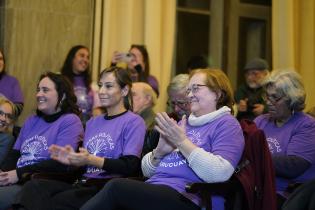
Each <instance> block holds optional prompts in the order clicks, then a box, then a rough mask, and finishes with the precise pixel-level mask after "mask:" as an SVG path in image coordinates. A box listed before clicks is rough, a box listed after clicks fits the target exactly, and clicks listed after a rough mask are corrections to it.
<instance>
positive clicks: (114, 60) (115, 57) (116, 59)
mask: <svg viewBox="0 0 315 210" xmlns="http://www.w3.org/2000/svg"><path fill="white" fill-rule="evenodd" d="M122 57H123V53H121V52H118V51H115V52H114V53H113V58H112V63H115V64H116V63H118V62H119V61H120V60H121V59H122Z"/></svg>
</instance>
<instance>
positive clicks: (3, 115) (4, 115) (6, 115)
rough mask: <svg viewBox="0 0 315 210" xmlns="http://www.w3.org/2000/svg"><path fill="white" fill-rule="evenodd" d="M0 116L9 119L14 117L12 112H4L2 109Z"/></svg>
mask: <svg viewBox="0 0 315 210" xmlns="http://www.w3.org/2000/svg"><path fill="white" fill-rule="evenodd" d="M0 116H2V117H5V118H7V119H9V120H13V119H14V116H13V114H10V113H5V112H4V111H2V110H0Z"/></svg>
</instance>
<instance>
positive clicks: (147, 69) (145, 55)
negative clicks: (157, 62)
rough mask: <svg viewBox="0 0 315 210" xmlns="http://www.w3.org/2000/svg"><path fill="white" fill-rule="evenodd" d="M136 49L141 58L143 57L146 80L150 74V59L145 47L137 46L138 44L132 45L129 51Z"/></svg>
mask: <svg viewBox="0 0 315 210" xmlns="http://www.w3.org/2000/svg"><path fill="white" fill-rule="evenodd" d="M133 48H135V49H138V50H139V51H140V52H141V54H142V56H143V62H144V65H145V66H144V78H145V79H147V78H148V76H149V74H150V58H149V53H148V50H147V48H146V47H145V45H139V44H133V45H131V47H130V50H131V49H133Z"/></svg>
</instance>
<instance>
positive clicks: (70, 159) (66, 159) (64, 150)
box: [49, 145, 89, 166]
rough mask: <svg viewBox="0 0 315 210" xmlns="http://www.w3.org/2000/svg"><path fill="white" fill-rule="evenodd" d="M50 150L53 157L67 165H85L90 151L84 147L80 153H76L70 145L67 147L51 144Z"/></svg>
mask: <svg viewBox="0 0 315 210" xmlns="http://www.w3.org/2000/svg"><path fill="white" fill-rule="evenodd" d="M49 152H50V153H51V155H50V157H51V158H52V159H54V160H57V161H59V162H61V163H63V164H66V165H73V166H83V165H87V163H88V157H89V152H88V151H87V150H86V149H84V148H80V149H79V153H76V152H75V151H74V150H73V148H72V147H71V146H70V145H67V146H65V147H61V146H58V145H51V146H50V147H49Z"/></svg>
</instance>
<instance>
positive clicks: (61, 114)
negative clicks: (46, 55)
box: [0, 72, 83, 209]
mask: <svg viewBox="0 0 315 210" xmlns="http://www.w3.org/2000/svg"><path fill="white" fill-rule="evenodd" d="M36 100H37V110H36V114H35V115H32V116H30V117H29V118H28V119H27V120H26V122H25V123H24V125H23V127H22V129H21V132H20V134H19V137H18V138H17V140H16V142H15V144H14V146H13V149H12V150H10V152H9V154H8V155H7V157H6V158H5V160H4V161H3V164H2V165H1V170H2V172H0V209H7V208H9V207H10V206H11V204H12V202H13V199H14V197H15V195H16V194H17V193H18V192H19V191H20V189H21V187H22V183H24V182H25V181H27V180H25V178H26V177H27V175H30V174H32V173H35V172H45V171H50V172H65V171H67V170H68V167H66V166H64V165H62V164H60V163H58V162H57V161H54V160H52V159H50V155H49V153H48V147H49V146H50V145H52V144H57V145H60V146H64V145H69V147H72V148H74V149H76V148H77V146H78V141H79V140H80V137H81V136H82V134H83V127H82V124H81V121H80V118H79V117H78V114H79V109H78V107H77V105H76V97H75V95H74V92H73V88H72V86H71V84H70V83H69V81H68V80H67V79H66V78H64V77H63V76H62V75H59V74H55V73H52V72H48V73H46V74H43V75H41V77H40V79H39V82H38V86H37V94H36ZM3 111H4V110H3ZM5 112H8V110H7V111H5ZM7 114H8V113H7ZM4 116H7V115H4V114H3V115H1V116H0V117H4Z"/></svg>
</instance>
